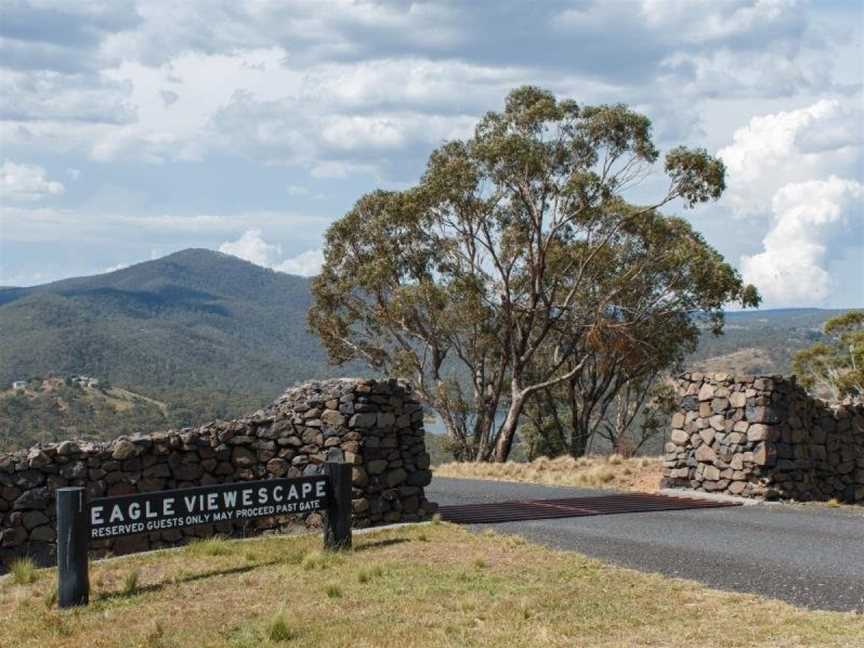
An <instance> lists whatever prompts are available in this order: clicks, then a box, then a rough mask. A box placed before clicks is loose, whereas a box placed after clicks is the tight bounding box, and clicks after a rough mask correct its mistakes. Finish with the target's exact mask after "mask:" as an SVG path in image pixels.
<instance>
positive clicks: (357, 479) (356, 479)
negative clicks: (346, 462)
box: [351, 466, 369, 488]
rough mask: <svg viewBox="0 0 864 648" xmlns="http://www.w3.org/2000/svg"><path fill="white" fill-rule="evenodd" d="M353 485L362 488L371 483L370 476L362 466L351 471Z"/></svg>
mask: <svg viewBox="0 0 864 648" xmlns="http://www.w3.org/2000/svg"><path fill="white" fill-rule="evenodd" d="M351 483H352V484H353V485H354V486H358V487H360V488H363V487H364V486H365V485H366V484H368V483H369V476H368V475H367V474H366V470H364V468H363V467H362V466H354V467H353V468H352V469H351Z"/></svg>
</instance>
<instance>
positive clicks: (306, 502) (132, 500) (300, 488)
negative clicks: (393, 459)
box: [57, 462, 351, 608]
mask: <svg viewBox="0 0 864 648" xmlns="http://www.w3.org/2000/svg"><path fill="white" fill-rule="evenodd" d="M316 511H321V512H323V513H325V515H324V516H323V519H324V548H325V549H328V550H333V551H338V550H341V549H347V548H349V547H350V546H351V465H350V464H346V463H335V462H328V463H326V464H324V474H322V475H312V476H307V477H297V478H293V479H266V480H259V481H244V482H235V483H229V484H214V485H212V486H198V487H195V488H182V489H176V490H168V491H155V492H151V493H139V494H135V495H121V496H117V497H100V498H96V499H93V500H89V501H88V498H87V491H86V490H85V489H84V488H81V487H76V488H59V489H57V575H58V583H57V603H58V605H59V607H61V608H66V607H73V606H76V605H87V603H88V602H89V598H90V581H89V574H88V571H89V570H88V557H87V550H88V548H89V543H90V540H100V539H103V538H116V537H120V536H126V535H132V534H135V533H150V532H154V531H163V530H167V529H181V528H185V527H192V526H197V525H201V524H218V523H220V522H236V521H246V520H253V519H255V518H260V517H270V516H275V515H293V514H297V513H311V512H316Z"/></svg>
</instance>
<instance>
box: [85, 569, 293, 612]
mask: <svg viewBox="0 0 864 648" xmlns="http://www.w3.org/2000/svg"><path fill="white" fill-rule="evenodd" d="M283 563H284V561H282V560H269V561H267V562H261V563H253V564H251V565H240V566H238V567H227V568H224V569H212V570H210V571H206V572H201V573H200V574H189V575H188V576H184V577H182V578H172V579H171V580H169V581H165V582H163V583H153V584H151V585H142V586H141V587H136V588H135V589H134V590H132V591H130V592H107V593H105V594H99V595H98V596H97V597H96V598H95V599H94V602H99V603H105V602H110V601H120V600H123V599H128V598H132V597H133V596H138V595H139V594H148V593H150V592H160V591H162V590H163V589H165V588H166V587H172V586H174V585H180V584H182V583H192V582H194V581H199V580H204V579H205V578H211V577H213V576H231V575H234V574H244V573H246V572H250V571H252V570H253V569H258V568H259V567H269V566H271V565H280V564H283Z"/></svg>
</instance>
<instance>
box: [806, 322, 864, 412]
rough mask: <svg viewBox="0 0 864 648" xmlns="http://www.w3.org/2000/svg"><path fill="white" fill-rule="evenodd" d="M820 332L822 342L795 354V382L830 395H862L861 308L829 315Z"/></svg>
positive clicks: (863, 329)
mask: <svg viewBox="0 0 864 648" xmlns="http://www.w3.org/2000/svg"><path fill="white" fill-rule="evenodd" d="M824 332H825V340H824V341H820V342H817V343H816V344H814V345H813V346H811V347H810V348H808V349H804V350H802V351H799V352H798V353H797V354H795V359H794V362H793V367H794V370H795V374H796V375H797V376H798V379H799V381H800V382H801V384H802V385H804V386H805V387H807V388H808V389H810V390H812V391H815V392H816V393H817V394H819V395H822V396H827V397H830V398H835V399H836V398H842V397H844V396H857V397H861V396H864V311H862V310H851V311H849V312H847V313H844V314H843V315H838V316H837V317H833V318H831V319H830V320H828V321H827V322H826V323H825V327H824Z"/></svg>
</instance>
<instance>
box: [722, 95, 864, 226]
mask: <svg viewBox="0 0 864 648" xmlns="http://www.w3.org/2000/svg"><path fill="white" fill-rule="evenodd" d="M862 119H864V112H862V109H861V105H860V103H857V102H849V103H846V102H842V101H839V100H836V99H823V100H821V101H818V102H817V103H815V104H813V105H811V106H808V107H806V108H801V109H798V110H791V111H784V112H779V113H776V114H771V115H762V116H757V117H753V118H752V119H751V120H750V123H749V124H748V125H747V126H745V127H743V128H739V129H738V130H736V131H735V134H734V135H733V143H732V144H731V145H730V146H727V147H725V148H723V149H721V150H720V151H718V155H719V156H720V157H721V158H722V159H723V162H724V163H725V164H726V168H727V171H728V176H727V186H728V191H727V194H726V200H728V201H729V203H730V204H731V206H732V207H733V208H734V209H735V210H736V211H737V212H738V213H739V214H759V213H765V212H767V211H768V209H769V207H770V204H771V200H772V199H773V197H774V194H775V193H776V192H777V191H778V190H779V189H780V188H781V187H783V186H785V185H787V184H789V183H790V182H805V181H807V180H810V179H813V178H814V177H815V178H819V177H821V178H824V177H825V176H827V175H828V174H829V173H832V172H834V173H837V174H844V175H845V174H846V172H852V171H853V170H854V167H855V165H856V163H857V161H858V160H859V158H860V149H861V139H862V129H864V126H862V123H864V122H862Z"/></svg>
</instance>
